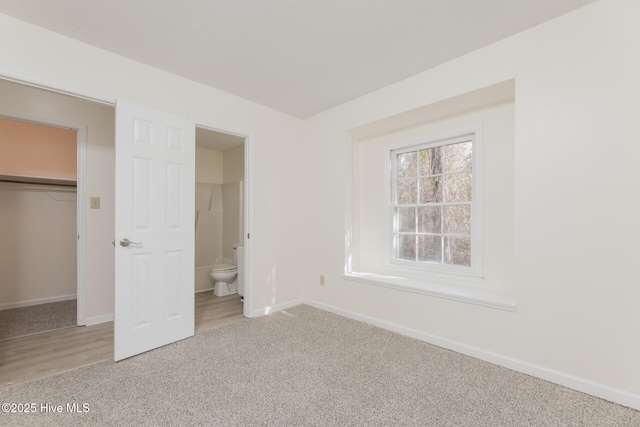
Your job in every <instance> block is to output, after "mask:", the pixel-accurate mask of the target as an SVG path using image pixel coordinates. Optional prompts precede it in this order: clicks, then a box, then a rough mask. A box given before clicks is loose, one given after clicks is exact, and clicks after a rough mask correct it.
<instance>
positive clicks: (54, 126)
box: [0, 111, 86, 340]
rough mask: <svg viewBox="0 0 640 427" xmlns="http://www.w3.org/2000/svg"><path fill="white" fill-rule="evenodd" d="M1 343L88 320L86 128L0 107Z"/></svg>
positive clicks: (82, 323) (80, 323) (81, 323)
mask: <svg viewBox="0 0 640 427" xmlns="http://www.w3.org/2000/svg"><path fill="white" fill-rule="evenodd" d="M0 130H1V132H0V149H1V151H2V152H3V153H4V156H3V161H2V162H0V198H1V199H2V202H1V203H0V205H2V206H3V208H2V210H1V213H2V215H1V219H2V221H1V223H2V227H1V228H0V230H1V233H0V234H2V236H3V238H2V243H1V244H0V253H2V260H3V261H2V269H1V270H2V282H3V284H4V286H3V288H2V293H1V295H0V318H1V320H2V324H3V328H2V330H1V331H0V340H6V339H14V338H18V337H22V336H28V335H34V334H39V333H43V332H47V331H51V330H56V329H63V328H67V327H72V326H75V325H84V324H85V305H84V262H83V260H84V244H85V236H84V233H80V230H82V229H83V227H84V215H83V213H81V212H80V211H81V209H80V206H81V203H82V200H83V197H84V188H85V183H84V153H85V149H86V127H85V126H84V125H82V124H77V123H70V122H66V121H61V120H51V119H42V118H39V117H35V116H33V115H29V114H21V113H15V112H7V111H0Z"/></svg>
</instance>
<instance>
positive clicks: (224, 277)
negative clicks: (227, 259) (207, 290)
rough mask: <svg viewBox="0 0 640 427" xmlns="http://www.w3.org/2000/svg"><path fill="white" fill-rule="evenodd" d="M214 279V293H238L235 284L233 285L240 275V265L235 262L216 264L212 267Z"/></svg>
mask: <svg viewBox="0 0 640 427" xmlns="http://www.w3.org/2000/svg"><path fill="white" fill-rule="evenodd" d="M210 274H211V278H212V279H213V283H214V285H213V294H214V295H216V296H218V297H223V296H226V295H231V294H235V293H237V292H238V291H237V289H234V288H235V286H233V287H232V286H231V285H232V284H233V282H234V281H235V279H236V277H237V276H238V267H237V266H235V265H233V264H216V265H214V266H213V268H212V269H211V273H210Z"/></svg>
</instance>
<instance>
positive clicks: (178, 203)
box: [114, 100, 195, 361]
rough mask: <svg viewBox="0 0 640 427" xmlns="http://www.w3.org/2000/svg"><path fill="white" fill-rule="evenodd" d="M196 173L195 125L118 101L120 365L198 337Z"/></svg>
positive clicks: (116, 348)
mask: <svg viewBox="0 0 640 427" xmlns="http://www.w3.org/2000/svg"><path fill="white" fill-rule="evenodd" d="M194 173H195V124H194V123H193V122H191V121H189V120H185V119H182V118H179V117H174V116H171V115H169V114H166V113H163V112H159V111H154V110H152V109H149V108H146V107H142V106H139V105H137V104H133V103H130V102H127V101H121V100H118V102H117V104H116V243H115V244H116V248H115V251H116V256H115V260H116V284H115V292H116V295H115V304H116V306H115V329H114V332H115V337H114V359H115V360H116V361H118V360H121V359H124V358H127V357H130V356H133V355H136V354H139V353H142V352H145V351H148V350H151V349H154V348H157V347H160V346H162V345H165V344H169V343H171V342H174V341H177V340H180V339H183V338H187V337H189V336H192V335H193V333H194V278H193V275H194V268H193V266H194V233H193V230H194V219H195V218H194V216H195V213H194V209H195V207H194V185H195V176H194ZM123 239H128V240H129V241H130V242H131V243H130V244H128V245H126V243H125V242H122V243H121V241H122V240H123Z"/></svg>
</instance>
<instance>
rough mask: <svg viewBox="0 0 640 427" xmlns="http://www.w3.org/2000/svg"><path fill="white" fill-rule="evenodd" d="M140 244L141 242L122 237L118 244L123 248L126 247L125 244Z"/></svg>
mask: <svg viewBox="0 0 640 427" xmlns="http://www.w3.org/2000/svg"><path fill="white" fill-rule="evenodd" d="M141 244H142V242H132V241H131V240H129V239H122V240H120V246H122V247H124V248H126V247H127V246H129V245H141Z"/></svg>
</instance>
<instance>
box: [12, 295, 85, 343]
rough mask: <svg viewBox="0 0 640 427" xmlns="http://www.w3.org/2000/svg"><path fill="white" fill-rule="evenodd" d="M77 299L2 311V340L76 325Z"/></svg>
mask: <svg viewBox="0 0 640 427" xmlns="http://www.w3.org/2000/svg"><path fill="white" fill-rule="evenodd" d="M76 313H77V308H76V300H69V301H60V302H51V303H47V304H40V305H32V306H30V307H21V308H12V309H9V310H2V311H0V341H3V340H7V339H13V338H17V337H23V336H26V335H33V334H38V333H41V332H46V331H51V330H54V329H61V328H68V327H72V326H75V325H76Z"/></svg>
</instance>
